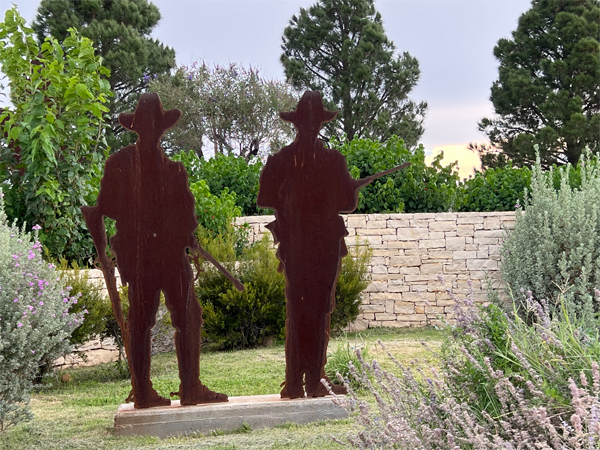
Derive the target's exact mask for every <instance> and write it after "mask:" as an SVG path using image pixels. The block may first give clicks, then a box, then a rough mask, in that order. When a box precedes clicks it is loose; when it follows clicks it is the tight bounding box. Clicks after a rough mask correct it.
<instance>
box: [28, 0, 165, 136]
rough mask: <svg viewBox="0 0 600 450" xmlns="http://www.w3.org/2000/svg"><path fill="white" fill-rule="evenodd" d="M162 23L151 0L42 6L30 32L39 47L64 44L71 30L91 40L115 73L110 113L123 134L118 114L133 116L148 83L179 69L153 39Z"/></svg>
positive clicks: (59, 0)
mask: <svg viewBox="0 0 600 450" xmlns="http://www.w3.org/2000/svg"><path fill="white" fill-rule="evenodd" d="M159 20H160V12H159V10H158V8H157V7H156V6H155V5H154V4H152V3H150V2H149V1H148V0H42V2H41V3H40V6H39V8H38V13H37V16H36V18H35V20H34V22H33V24H32V28H33V29H34V31H35V32H36V35H37V39H38V41H39V42H42V41H43V40H44V38H45V37H46V36H53V37H55V38H57V39H58V40H59V41H62V40H63V39H65V38H66V37H67V36H68V35H69V33H68V29H69V28H71V27H73V28H76V29H78V30H79V31H80V33H81V35H82V36H85V37H87V38H89V39H91V40H92V42H93V43H94V46H95V48H96V50H97V54H98V55H100V56H102V58H103V64H104V65H105V66H106V67H107V68H109V69H110V72H111V75H110V78H109V82H110V85H111V87H112V89H113V91H114V93H115V97H114V99H113V102H112V105H111V108H110V109H111V115H112V123H113V131H114V132H115V133H119V132H120V131H121V127H119V126H118V123H117V120H116V118H117V116H118V114H119V113H120V112H123V111H132V110H133V109H134V108H135V105H136V102H137V99H138V97H139V95H140V93H142V92H143V91H144V90H145V89H146V86H147V85H148V82H149V80H150V79H151V78H154V77H155V76H158V75H160V74H164V73H168V72H169V71H170V69H171V68H172V67H174V66H175V51H174V50H173V49H172V48H169V47H166V46H165V45H163V44H162V43H160V42H159V41H158V40H156V39H152V38H151V37H150V33H151V32H152V29H153V28H154V27H155V26H156V25H157V24H158V22H159Z"/></svg>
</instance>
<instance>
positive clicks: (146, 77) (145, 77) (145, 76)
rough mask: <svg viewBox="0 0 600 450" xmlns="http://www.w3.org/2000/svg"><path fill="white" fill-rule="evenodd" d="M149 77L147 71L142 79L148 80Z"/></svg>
mask: <svg viewBox="0 0 600 450" xmlns="http://www.w3.org/2000/svg"><path fill="white" fill-rule="evenodd" d="M149 79H150V76H149V75H148V74H147V73H145V74H144V81H148V80H149Z"/></svg>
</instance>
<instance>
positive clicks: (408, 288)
mask: <svg viewBox="0 0 600 450" xmlns="http://www.w3.org/2000/svg"><path fill="white" fill-rule="evenodd" d="M273 219H274V218H273V216H258V217H242V218H239V219H238V224H241V223H244V222H246V223H248V224H249V225H250V229H251V236H250V240H251V242H254V241H256V240H260V239H261V238H262V237H263V236H264V235H265V234H267V235H269V236H270V232H269V230H267V229H266V228H265V225H267V224H268V223H269V222H271V221H273ZM344 221H345V223H346V226H347V228H348V232H349V236H348V237H347V238H346V243H347V245H348V246H354V245H365V243H368V244H369V246H370V247H371V248H372V249H373V258H372V260H371V264H370V266H369V269H368V271H369V274H370V278H371V283H370V284H369V286H368V287H367V289H366V290H365V291H364V293H363V305H362V310H361V311H362V312H361V314H360V315H359V317H358V319H357V321H356V322H355V324H354V326H353V329H364V328H367V327H379V326H387V327H420V326H425V325H438V324H440V323H441V318H442V317H443V318H445V319H446V320H449V321H451V320H452V311H453V305H454V302H453V300H452V299H451V296H450V293H449V292H448V290H449V289H452V292H453V293H454V294H455V295H457V296H465V295H467V293H468V292H469V291H470V290H471V289H472V292H473V293H472V298H473V299H474V300H475V301H477V302H482V303H484V302H485V301H486V283H485V279H486V274H487V276H488V277H489V278H490V279H492V280H493V279H498V278H499V275H500V273H499V269H500V246H501V242H502V238H503V236H504V234H505V228H512V226H513V225H514V221H515V214H514V213H513V212H485V213H478V212H473V213H419V214H369V215H364V214H353V215H348V216H344Z"/></svg>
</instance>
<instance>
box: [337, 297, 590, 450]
mask: <svg viewBox="0 0 600 450" xmlns="http://www.w3.org/2000/svg"><path fill="white" fill-rule="evenodd" d="M596 296H597V297H600V292H598V291H596ZM454 301H455V316H456V324H455V325H454V326H453V327H452V329H451V330H450V334H449V337H448V339H447V340H446V342H445V344H444V346H443V347H442V350H441V351H440V352H439V354H438V355H437V356H438V358H439V361H440V363H441V364H440V368H439V371H438V369H436V368H431V369H430V371H429V372H430V373H431V375H430V374H429V373H427V374H426V373H425V372H423V370H422V369H421V368H419V367H418V366H417V365H416V364H413V365H412V366H411V367H405V366H403V365H401V364H400V363H398V362H397V361H395V362H396V365H397V368H398V373H397V374H396V375H394V374H392V373H390V372H386V371H384V370H382V369H381V367H380V366H379V365H378V364H377V362H376V361H373V362H371V363H369V362H367V361H365V360H364V359H363V358H362V356H360V354H359V357H360V367H358V368H357V367H354V366H351V372H352V374H353V376H354V377H355V378H357V379H359V380H360V381H361V384H362V385H363V386H367V388H368V390H369V391H370V393H371V394H372V395H373V397H374V399H375V404H374V405H373V404H372V402H371V403H369V401H367V400H365V399H361V398H359V397H358V396H357V395H356V393H355V392H353V391H352V388H351V386H349V388H350V395H349V396H348V397H347V398H339V399H337V401H338V402H339V403H340V404H342V406H344V407H345V408H347V409H348V410H350V411H358V414H357V421H358V424H359V425H360V430H359V431H358V432H357V433H354V434H352V435H351V436H349V438H348V442H349V443H350V444H352V445H353V446H354V447H357V448H401V449H404V448H410V449H554V450H558V449H561V450H563V449H598V448H600V400H599V398H598V396H599V394H600V373H599V365H598V362H599V361H600V342H599V339H598V335H597V334H595V335H589V334H585V333H583V332H582V330H581V327H580V319H579V318H578V317H576V316H570V315H569V311H568V309H566V308H563V309H562V314H563V315H562V317H559V316H555V317H553V318H552V319H550V317H549V314H548V308H547V307H546V306H545V305H544V304H542V303H540V302H537V301H535V300H534V299H533V298H532V297H531V295H529V296H527V298H526V301H528V302H529V303H528V304H529V305H530V308H532V310H534V311H535V314H537V315H538V323H537V324H536V325H535V326H533V327H532V326H529V325H527V323H525V322H524V321H523V320H521V319H520V318H519V316H518V315H516V314H510V315H509V314H506V313H505V312H503V311H502V310H501V309H500V308H499V307H497V306H495V305H493V304H492V305H490V306H488V307H486V308H483V307H481V306H477V305H475V304H474V302H473V301H472V300H471V299H470V298H466V299H463V300H459V299H458V298H456V297H454ZM598 301H600V298H599V299H598ZM381 345H382V346H383V344H381ZM389 356H390V358H392V359H393V356H391V355H389ZM370 379H372V380H373V381H371V380H370Z"/></svg>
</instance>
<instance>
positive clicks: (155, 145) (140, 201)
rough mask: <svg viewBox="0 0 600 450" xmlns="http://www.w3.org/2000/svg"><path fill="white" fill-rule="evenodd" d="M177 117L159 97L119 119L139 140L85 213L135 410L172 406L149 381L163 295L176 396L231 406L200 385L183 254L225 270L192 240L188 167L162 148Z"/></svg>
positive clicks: (195, 316)
mask: <svg viewBox="0 0 600 450" xmlns="http://www.w3.org/2000/svg"><path fill="white" fill-rule="evenodd" d="M180 117H181V112H180V111H179V110H177V109H172V110H169V111H164V110H163V107H162V104H161V102H160V99H159V97H158V94H156V93H146V94H143V95H142V96H141V98H140V100H139V103H138V106H137V108H136V110H135V112H134V113H133V114H121V115H120V116H119V122H120V123H121V125H123V126H124V127H125V128H127V129H128V130H131V131H134V132H136V133H137V134H138V135H139V138H138V140H137V142H136V143H135V144H134V145H130V146H128V147H126V148H124V149H122V150H120V151H118V152H117V153H115V154H113V155H111V156H110V157H109V158H108V160H107V161H106V166H105V170H104V176H103V177H102V181H101V186H100V193H99V194H98V203H97V205H96V206H94V207H84V208H82V212H83V214H84V217H85V220H86V223H87V225H88V228H89V230H90V233H91V234H92V237H93V239H94V244H95V245H96V249H97V252H98V255H99V259H100V263H101V267H102V270H103V272H104V276H105V279H106V281H107V285H108V289H109V294H110V296H111V302H112V304H113V310H114V312H115V316H116V318H117V321H118V322H119V325H120V326H121V330H122V333H123V340H124V343H125V348H126V351H127V357H128V363H129V368H130V372H131V384H132V387H133V390H132V394H130V398H129V399H131V396H132V395H133V400H134V406H135V408H148V407H153V406H167V405H170V403H171V402H170V400H168V399H166V398H164V397H161V396H160V395H159V394H158V393H157V392H156V391H155V390H154V388H153V387H152V382H151V381H150V330H151V328H152V326H153V325H154V323H155V322H156V312H157V308H158V305H159V295H160V292H161V291H162V292H163V293H164V295H165V301H166V305H167V307H168V309H169V311H170V313H171V320H172V323H173V326H174V327H175V328H176V332H175V346H176V350H177V359H178V364H179V377H180V379H181V384H180V387H179V392H178V393H177V394H179V396H180V398H181V404H182V405H193V404H198V403H210V402H225V401H227V400H228V399H227V396H226V395H224V394H218V393H215V392H213V391H211V390H210V389H208V388H207V387H206V386H204V385H203V384H202V383H201V382H200V379H199V375H200V363H199V358H200V327H201V325H202V309H201V308H200V305H199V303H198V300H197V298H196V295H195V293H194V287H193V273H192V269H191V267H190V263H189V261H188V259H187V258H188V257H187V254H186V249H187V248H190V249H195V250H196V251H198V252H200V253H201V254H202V255H203V256H205V257H206V258H207V259H209V260H210V261H211V262H213V264H215V265H216V266H217V267H218V268H219V269H220V270H222V271H224V269H223V268H222V267H221V266H220V265H219V264H218V263H216V261H214V259H212V257H211V256H210V255H208V254H207V253H206V252H205V251H204V250H203V249H202V248H201V247H200V246H199V244H198V242H197V241H196V239H195V237H194V234H193V233H194V231H195V230H196V228H197V226H198V222H197V221H196V216H195V213H194V197H193V195H192V193H191V192H190V190H189V187H188V178H187V173H186V171H185V168H184V167H183V165H182V164H181V163H178V162H173V161H171V160H169V158H167V157H166V156H165V154H164V152H163V151H162V149H161V147H160V138H161V137H162V135H163V134H164V132H165V131H166V130H168V129H169V128H171V127H172V126H174V125H175V124H176V123H177V121H178V120H179V118H180ZM103 216H107V217H110V218H112V219H115V221H116V227H117V233H116V234H115V235H114V236H113V237H112V238H111V240H110V243H111V246H112V249H113V250H114V252H115V253H116V262H117V267H118V269H119V273H120V275H121V280H122V282H123V283H127V285H128V297H129V312H128V315H127V322H126V323H125V321H124V320H123V315H122V312H121V307H120V301H119V294H118V291H117V287H116V282H115V280H114V265H113V263H112V261H110V260H109V259H108V257H107V256H106V244H107V240H106V233H105V230H104V222H103V218H102V217H103ZM225 272H226V271H225ZM226 275H227V276H228V277H229V278H230V279H232V280H233V281H236V282H237V283H236V286H237V287H238V289H243V287H242V286H241V284H240V283H239V281H237V280H235V279H233V277H231V275H229V274H228V273H226ZM171 395H175V394H174V393H171Z"/></svg>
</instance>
